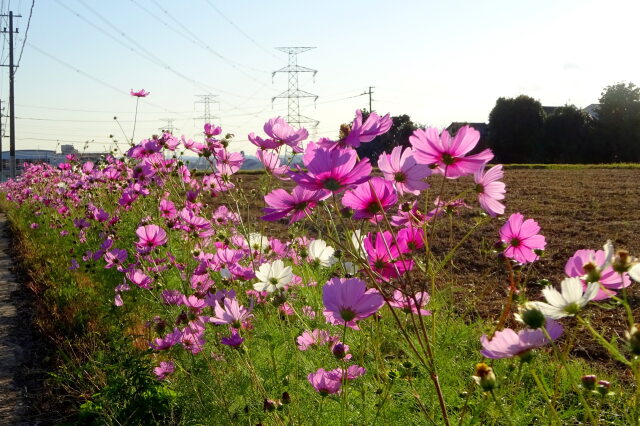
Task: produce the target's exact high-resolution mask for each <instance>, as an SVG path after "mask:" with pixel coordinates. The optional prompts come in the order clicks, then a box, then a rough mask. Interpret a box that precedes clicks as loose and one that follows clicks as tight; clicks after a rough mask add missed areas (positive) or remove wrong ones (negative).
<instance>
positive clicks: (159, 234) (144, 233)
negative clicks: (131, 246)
mask: <svg viewBox="0 0 640 426" xmlns="http://www.w3.org/2000/svg"><path fill="white" fill-rule="evenodd" d="M136 235H137V236H138V238H139V240H138V242H137V243H136V245H137V246H138V252H140V253H148V252H150V251H151V250H152V249H154V248H155V247H158V246H162V245H165V244H166V243H167V233H166V232H165V231H164V229H162V228H160V227H159V226H158V225H145V226H141V227H139V228H138V229H136Z"/></svg>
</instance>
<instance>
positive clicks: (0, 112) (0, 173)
mask: <svg viewBox="0 0 640 426" xmlns="http://www.w3.org/2000/svg"><path fill="white" fill-rule="evenodd" d="M3 112H4V108H2V100H0V182H2V181H3V180H4V161H3V159H2V140H3V139H4V132H3V128H2V117H4V114H3Z"/></svg>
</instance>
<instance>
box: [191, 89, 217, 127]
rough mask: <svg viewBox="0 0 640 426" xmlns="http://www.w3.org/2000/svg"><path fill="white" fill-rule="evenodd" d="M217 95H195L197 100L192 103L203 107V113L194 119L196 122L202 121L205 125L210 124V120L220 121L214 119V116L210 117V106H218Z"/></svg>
mask: <svg viewBox="0 0 640 426" xmlns="http://www.w3.org/2000/svg"><path fill="white" fill-rule="evenodd" d="M217 97H218V95H196V98H198V100H197V101H195V102H194V103H196V104H203V105H204V113H203V114H202V115H201V116H200V117H195V119H196V120H204V122H205V123H211V119H213V118H215V119H220V117H216V116H215V115H211V104H219V103H220V102H218V101H216V100H215V98H217Z"/></svg>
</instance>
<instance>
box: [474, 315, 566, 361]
mask: <svg viewBox="0 0 640 426" xmlns="http://www.w3.org/2000/svg"><path fill="white" fill-rule="evenodd" d="M545 328H546V330H547V333H549V336H550V337H551V339H552V340H556V339H557V338H558V337H560V336H561V335H562V332H563V328H562V326H561V325H560V324H558V323H557V322H555V321H553V320H550V319H548V320H547V321H546V325H545ZM480 343H481V344H482V350H481V351H480V353H481V354H482V356H484V357H487V358H491V359H500V358H512V357H514V356H518V355H522V354H524V353H525V352H528V351H530V350H531V349H535V348H539V347H541V346H544V345H548V344H549V343H550V342H549V339H547V338H546V337H545V335H544V333H543V331H542V330H541V329H536V330H531V329H528V328H527V329H524V330H520V331H519V332H518V333H516V332H515V331H513V330H512V329H510V328H505V329H504V330H501V331H497V332H496V333H495V334H494V335H493V338H492V339H491V340H489V338H488V337H487V335H486V334H484V335H483V336H482V337H481V338H480Z"/></svg>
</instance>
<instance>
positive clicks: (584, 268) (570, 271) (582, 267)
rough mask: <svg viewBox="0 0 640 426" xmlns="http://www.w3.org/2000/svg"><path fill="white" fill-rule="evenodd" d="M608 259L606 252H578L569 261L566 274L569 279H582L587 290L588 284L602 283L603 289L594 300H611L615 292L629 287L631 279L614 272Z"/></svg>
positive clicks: (601, 288)
mask: <svg viewBox="0 0 640 426" xmlns="http://www.w3.org/2000/svg"><path fill="white" fill-rule="evenodd" d="M605 248H607V247H606V246H605ZM610 251H611V252H612V251H613V248H611V249H610ZM607 257H608V256H607V252H605V251H604V250H598V251H596V250H578V251H576V252H575V253H574V255H573V256H571V257H570V258H569V260H568V261H567V264H566V265H565V267H564V272H565V273H566V274H567V276H568V277H580V278H581V279H582V286H583V288H585V289H586V288H587V283H592V282H594V283H595V282H597V283H600V285H601V287H600V289H599V290H598V294H597V295H596V297H595V298H594V299H593V300H604V299H609V298H610V297H611V296H614V295H615V294H616V291H615V290H619V289H621V288H625V287H629V286H630V285H631V279H630V278H629V275H628V274H627V273H626V272H625V273H624V274H623V275H622V277H621V276H620V274H619V273H618V272H616V271H614V269H613V267H612V266H611V264H610V260H609V259H607ZM603 287H604V288H603Z"/></svg>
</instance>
